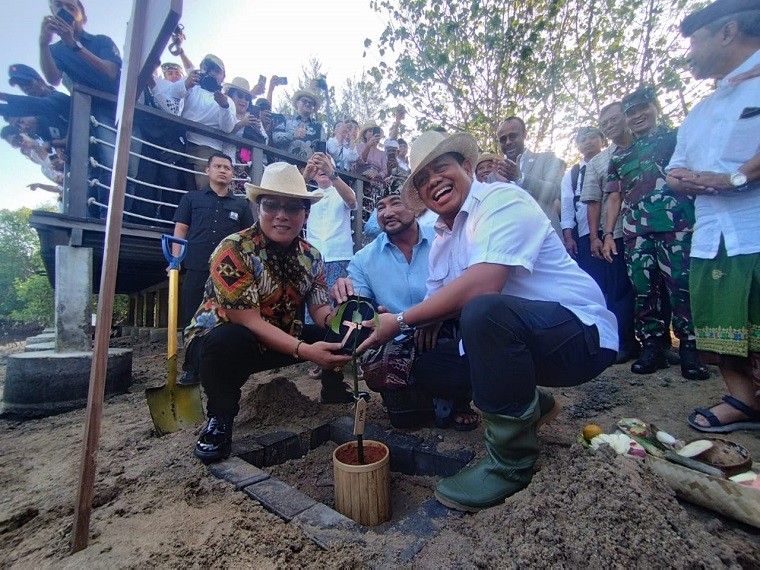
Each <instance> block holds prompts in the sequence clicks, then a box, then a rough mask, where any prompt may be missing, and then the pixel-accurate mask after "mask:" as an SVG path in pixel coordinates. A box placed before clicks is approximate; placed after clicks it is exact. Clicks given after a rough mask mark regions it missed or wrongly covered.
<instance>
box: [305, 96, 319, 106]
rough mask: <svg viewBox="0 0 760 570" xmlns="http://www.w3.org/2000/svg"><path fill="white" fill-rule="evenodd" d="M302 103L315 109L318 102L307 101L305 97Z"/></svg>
mask: <svg viewBox="0 0 760 570" xmlns="http://www.w3.org/2000/svg"><path fill="white" fill-rule="evenodd" d="M301 103H303V104H304V105H310V106H312V107H314V106H315V105H316V104H317V103H316V101H314V100H313V99H307V98H305V97H304V98H303V99H301Z"/></svg>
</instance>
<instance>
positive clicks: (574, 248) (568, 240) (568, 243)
mask: <svg viewBox="0 0 760 570" xmlns="http://www.w3.org/2000/svg"><path fill="white" fill-rule="evenodd" d="M565 251H567V253H569V254H570V257H573V258H575V257H576V256H577V255H578V244H577V243H576V242H575V240H574V239H573V237H572V236H569V237H565Z"/></svg>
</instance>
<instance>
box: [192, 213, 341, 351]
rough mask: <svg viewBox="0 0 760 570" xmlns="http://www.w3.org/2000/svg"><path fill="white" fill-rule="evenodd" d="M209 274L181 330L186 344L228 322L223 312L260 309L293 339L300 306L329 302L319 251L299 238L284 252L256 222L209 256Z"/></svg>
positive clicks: (300, 325)
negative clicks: (201, 292) (183, 330)
mask: <svg viewBox="0 0 760 570" xmlns="http://www.w3.org/2000/svg"><path fill="white" fill-rule="evenodd" d="M210 269H211V274H210V276H209V279H208V281H206V289H205V291H204V295H203V302H202V303H201V306H200V307H198V310H197V311H196V313H195V316H194V317H193V319H192V321H191V322H190V325H189V326H188V327H187V329H186V334H185V337H186V339H187V341H186V345H187V344H189V343H190V341H191V340H192V339H193V338H196V337H200V336H203V335H205V334H207V333H208V332H209V331H210V330H211V329H213V328H215V327H217V326H219V325H221V324H224V323H228V322H230V319H229V318H228V317H227V314H226V310H227V309H236V310H237V309H259V310H260V311H261V317H262V318H263V319H264V320H265V321H267V322H268V323H270V324H272V325H274V326H276V327H277V328H279V329H280V330H283V331H285V332H286V333H288V334H290V335H292V336H294V337H295V336H298V335H299V334H300V333H301V330H302V328H303V323H302V321H301V307H302V306H303V304H304V302H305V303H306V305H307V306H308V305H326V304H328V303H329V298H328V295H327V282H326V279H325V264H324V261H323V260H322V256H321V255H320V253H319V251H317V249H316V248H314V247H312V246H311V245H310V244H309V243H308V242H307V241H306V240H303V239H301V238H296V239H295V241H294V242H293V243H292V244H291V245H290V246H289V247H288V248H286V249H283V248H281V247H280V246H279V245H277V244H275V243H274V242H272V241H271V240H270V239H269V238H267V237H266V235H264V233H263V232H262V231H261V227H260V226H259V223H258V222H256V223H255V224H254V225H253V226H251V227H250V228H248V229H245V230H243V231H241V232H238V233H236V234H232V235H230V236H228V237H226V238H225V239H224V240H223V241H222V242H221V243H220V244H219V246H218V247H217V248H216V249H215V250H214V252H213V253H212V254H211V264H210ZM259 347H260V349H261V350H262V351H264V350H266V347H264V346H263V345H261V344H260V345H259Z"/></svg>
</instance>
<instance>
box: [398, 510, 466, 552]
mask: <svg viewBox="0 0 760 570" xmlns="http://www.w3.org/2000/svg"><path fill="white" fill-rule="evenodd" d="M463 514H464V513H461V512H459V511H455V510H453V509H448V508H447V507H445V506H443V505H442V504H441V503H439V502H438V501H436V500H435V499H430V500H428V501H425V502H424V503H423V504H422V506H420V508H419V509H417V511H416V512H414V513H412V514H411V515H409V516H408V517H406V518H405V519H403V520H401V521H399V522H397V523H396V524H394V525H393V526H391V527H390V528H389V529H388V530H387V531H386V534H389V535H398V536H403V537H405V538H406V539H407V540H406V542H407V544H406V545H405V546H403V547H402V548H401V550H400V552H399V553H398V554H397V555H395V554H394V558H395V556H398V558H396V561H397V562H409V561H410V560H411V559H412V558H414V557H415V556H416V555H417V553H418V552H419V551H420V550H422V549H423V547H424V546H425V545H426V544H427V543H428V541H429V540H430V539H431V538H433V537H434V536H435V534H436V533H437V532H438V530H439V529H440V527H441V526H442V524H443V522H444V521H445V520H446V519H447V518H449V517H461V516H463Z"/></svg>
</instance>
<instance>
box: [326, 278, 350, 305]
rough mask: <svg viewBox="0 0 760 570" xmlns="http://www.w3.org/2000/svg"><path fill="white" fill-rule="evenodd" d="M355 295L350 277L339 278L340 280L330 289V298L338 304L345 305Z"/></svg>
mask: <svg viewBox="0 0 760 570" xmlns="http://www.w3.org/2000/svg"><path fill="white" fill-rule="evenodd" d="M353 294H354V284H353V282H352V281H351V280H350V279H349V278H348V277H338V280H337V281H336V282H335V283H334V284H333V286H332V287H331V288H330V296H331V297H332V298H333V299H335V302H336V303H338V304H340V303H345V302H346V301H348V298H349V296H351V295H353Z"/></svg>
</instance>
